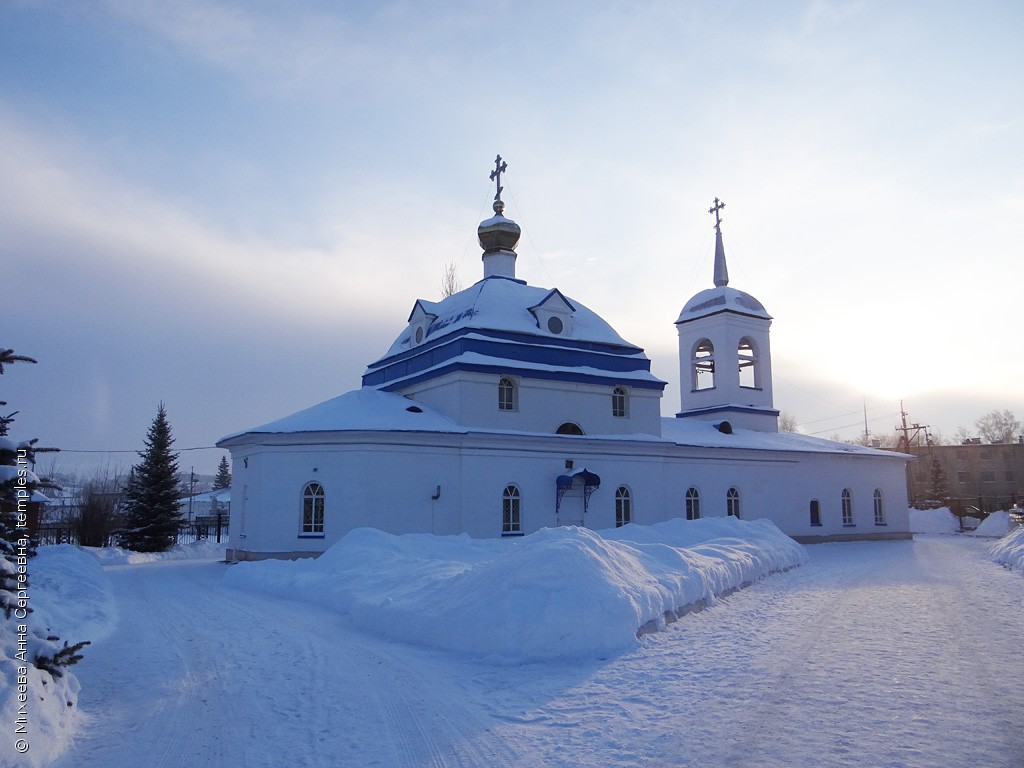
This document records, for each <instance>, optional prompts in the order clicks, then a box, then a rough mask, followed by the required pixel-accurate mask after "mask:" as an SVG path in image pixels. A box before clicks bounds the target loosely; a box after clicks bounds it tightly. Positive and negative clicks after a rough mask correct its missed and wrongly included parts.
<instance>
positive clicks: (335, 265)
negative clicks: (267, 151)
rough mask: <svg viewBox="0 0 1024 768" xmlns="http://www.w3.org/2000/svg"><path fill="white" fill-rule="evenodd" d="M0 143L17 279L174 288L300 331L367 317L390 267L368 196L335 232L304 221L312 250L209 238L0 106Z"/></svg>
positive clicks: (202, 227)
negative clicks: (57, 275)
mask: <svg viewBox="0 0 1024 768" xmlns="http://www.w3.org/2000/svg"><path fill="white" fill-rule="evenodd" d="M0 145H2V146H4V147H5V152H4V153H2V155H0V175H2V176H3V178H4V180H5V183H4V185H3V186H2V187H0V222H2V229H3V231H4V232H5V241H6V243H5V248H7V249H17V251H18V252H19V253H21V254H24V255H25V256H26V258H24V259H23V260H22V262H21V266H20V268H21V269H23V270H30V269H32V268H33V265H35V266H39V265H42V264H44V263H45V264H46V265H47V268H48V269H50V270H53V269H62V268H63V269H69V270H74V271H81V270H83V269H86V268H87V269H88V271H89V272H90V273H91V274H92V275H93V276H94V278H97V277H99V276H103V277H104V278H105V279H106V280H111V279H113V280H116V281H118V282H120V283H121V285H120V286H119V287H120V288H121V289H124V290H127V291H129V292H131V291H142V292H146V291H152V292H154V293H160V292H161V291H160V290H159V289H160V288H161V287H166V286H167V284H173V285H175V286H176V288H178V289H185V290H191V291H193V292H195V293H196V294H203V293H206V294H213V295H216V296H217V297H218V303H219V304H220V305H221V306H222V307H224V306H230V307H233V308H234V309H235V311H237V312H241V313H243V314H246V315H251V314H254V313H259V314H260V315H264V316H265V315H268V314H270V315H273V316H276V317H278V318H279V319H282V320H287V319H288V318H291V319H292V321H294V322H300V323H323V322H332V321H333V322H337V321H340V320H341V319H343V318H344V319H351V318H352V317H354V316H355V317H358V316H363V317H366V318H368V319H369V318H374V317H376V316H377V315H378V312H379V305H380V302H379V300H378V299H377V298H375V297H374V295H373V294H374V292H375V290H377V289H378V288H379V281H380V267H381V265H382V262H383V263H387V262H388V261H389V260H390V259H391V258H394V254H395V250H396V249H395V242H394V240H395V239H396V238H398V237H400V233H399V232H395V231H394V228H393V227H392V228H391V230H390V231H389V230H388V228H387V227H386V226H385V225H384V223H383V222H382V221H381V218H382V217H384V216H386V215H387V213H386V212H381V211H380V207H379V206H378V205H377V204H376V203H375V202H374V201H373V200H372V199H371V200H369V201H368V202H367V203H366V205H365V208H364V209H363V211H356V212H355V213H354V214H350V215H351V219H350V221H351V222H352V223H351V224H350V226H349V227H348V228H346V229H344V231H342V228H341V227H340V226H339V225H338V224H335V223H332V224H331V225H330V227H328V226H327V225H321V224H319V223H317V222H315V221H314V222H311V223H310V225H309V226H310V227H311V228H313V229H321V230H322V231H323V232H324V233H326V234H327V235H328V236H329V238H328V240H327V241H326V242H324V243H323V245H322V247H319V248H310V247H296V246H293V245H289V244H281V243H277V242H274V241H273V240H271V239H266V238H262V237H260V236H259V235H258V234H257V233H253V234H250V235H248V236H240V235H238V234H237V233H234V232H228V231H224V230H222V229H219V228H218V227H217V226H216V225H213V224H211V223H209V222H206V221H204V219H203V216H202V213H201V212H195V211H191V210H189V208H188V207H187V206H186V205H183V204H181V203H180V201H176V200H174V199H169V198H166V197H161V195H160V194H158V193H157V192H155V191H153V190H150V189H146V188H144V187H141V186H140V185H138V184H137V183H133V182H132V181H130V180H126V179H123V178H119V177H116V176H113V175H111V174H109V173H107V172H106V171H105V170H104V169H103V167H102V161H101V158H98V157H95V156H92V155H90V154H89V153H88V152H87V151H86V150H84V148H82V147H81V146H77V145H76V143H75V141H74V139H73V138H70V137H47V136H46V135H45V132H44V131H42V130H41V129H40V128H39V126H31V127H29V126H26V125H24V124H22V123H21V122H20V121H19V120H18V119H17V118H15V117H13V116H12V115H11V114H10V112H9V111H5V110H4V109H3V108H2V105H0ZM283 215H288V214H287V213H283ZM332 227H333V228H335V229H334V230H333V231H332V229H331V228H332ZM381 232H383V233H385V234H384V235H379V234H376V233H381ZM94 283H95V284H96V285H97V287H98V286H99V285H101V284H102V281H101V280H94ZM395 283H396V285H401V283H402V279H401V277H400V276H399V277H396V280H395ZM147 286H148V288H147ZM178 295H185V294H182V293H180V292H179V294H178Z"/></svg>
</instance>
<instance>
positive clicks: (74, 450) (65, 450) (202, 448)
mask: <svg viewBox="0 0 1024 768" xmlns="http://www.w3.org/2000/svg"><path fill="white" fill-rule="evenodd" d="M214 448H217V446H216V445H197V446H192V447H190V448H173V449H172V450H173V451H174V452H175V453H182V452H184V451H209V450H211V449H214ZM217 450H220V449H217ZM60 452H61V453H141V451H140V450H139V449H137V448H135V449H125V450H120V449H114V448H112V449H109V450H101V449H88V448H61V449H60Z"/></svg>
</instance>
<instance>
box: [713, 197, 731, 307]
mask: <svg viewBox="0 0 1024 768" xmlns="http://www.w3.org/2000/svg"><path fill="white" fill-rule="evenodd" d="M723 208H725V203H723V202H722V201H721V200H719V199H718V198H717V197H716V198H715V204H714V205H712V206H711V207H710V208H708V213H713V214H714V215H715V287H716V288H720V287H722V286H723V285H728V284H729V268H728V267H727V266H726V264H725V245H723V244H722V217H721V216H719V214H718V212H719V211H721V210H722V209H723Z"/></svg>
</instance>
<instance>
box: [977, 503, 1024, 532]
mask: <svg viewBox="0 0 1024 768" xmlns="http://www.w3.org/2000/svg"><path fill="white" fill-rule="evenodd" d="M1016 526H1017V524H1016V523H1015V522H1013V520H1011V519H1010V513H1009V512H1007V511H1006V510H1005V509H1000V510H998V511H996V512H993V513H991V514H990V515H989V516H988V517H986V518H985V519H984V520H982V521H981V523H979V524H978V527H977V528H975V529H974V535H975V536H985V537H988V538H993V539H1001V538H1002V537H1003V536H1005V535H1006V534H1008V533H1009V532H1010V531H1012V530H1013V529H1014V528H1015V527H1016Z"/></svg>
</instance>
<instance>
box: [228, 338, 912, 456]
mask: <svg viewBox="0 0 1024 768" xmlns="http://www.w3.org/2000/svg"><path fill="white" fill-rule="evenodd" d="M474 354H475V353H474ZM473 356H474V355H472V354H468V355H465V356H464V357H466V358H467V359H468V358H470V357H473ZM477 357H479V356H477ZM534 367H535V368H536V367H543V366H534ZM595 371H596V369H595ZM641 373H643V372H641ZM643 376H649V374H646V373H643ZM410 407H416V408H419V411H410V410H409V408H410ZM360 430H387V431H396V432H446V433H455V434H471V433H494V432H499V431H500V432H501V433H502V434H510V435H512V434H514V435H524V436H526V435H545V436H547V435H548V434H549V433H547V432H529V431H525V430H497V429H489V428H488V429H484V428H473V427H466V426H462V425H459V424H457V423H456V422H455V421H453V420H452V419H449V418H448V417H447V416H443V415H441V414H440V413H438V412H437V411H435V410H434V409H432V408H430V407H428V406H426V405H423V404H422V403H417V402H416V401H414V400H410V399H409V398H406V397H403V396H401V395H396V394H394V393H393V392H383V391H381V390H378V389H374V388H372V387H364V388H362V389H357V390H353V391H351V392H346V393H345V394H343V395H339V396H338V397H334V398H332V399H330V400H326V401H324V402H322V403H319V404H317V405H314V406H311V407H309V408H306V409H305V410H302V411H298V412H297V413H293V414H292V415H290V416H286V417H284V418H282V419H278V420H277V421H272V422H270V423H268V424H264V425H262V426H259V427H254V428H252V429H247V430H244V431H242V432H236V433H234V434H231V435H228V436H227V437H223V438H221V439H220V440H219V441H218V445H223V444H227V443H229V441H232V440H235V439H237V438H240V437H243V436H245V435H252V434H289V433H303V432H347V431H360ZM661 430H662V436H661V437H660V438H659V437H658V436H656V435H645V434H626V435H588V436H587V439H590V440H612V441H623V440H643V441H645V442H669V443H674V444H676V445H683V446H692V447H699V448H736V449H750V450H776V451H792V452H799V453H833V454H837V453H842V454H857V455H862V456H875V457H881V458H886V459H892V460H894V461H903V460H905V459H906V458H907V456H906V455H905V454H902V453H895V452H893V451H882V450H878V449H876V448H865V447H863V446H859V445H851V444H849V443H839V442H834V441H832V440H825V439H823V438H819V437H812V436H810V435H801V434H798V433H796V432H758V431H755V430H750V429H741V428H738V427H734V428H733V431H732V434H728V435H727V434H724V433H722V432H720V431H719V430H718V428H717V426H716V425H715V423H714V422H711V421H705V420H703V419H686V418H675V417H667V418H662V420H661Z"/></svg>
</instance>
